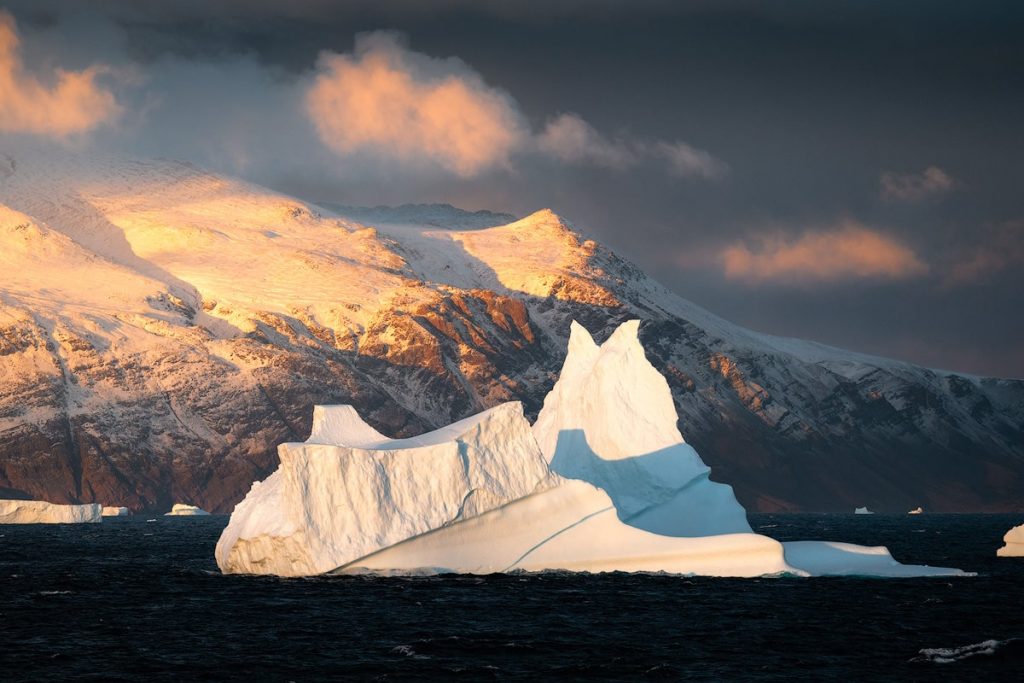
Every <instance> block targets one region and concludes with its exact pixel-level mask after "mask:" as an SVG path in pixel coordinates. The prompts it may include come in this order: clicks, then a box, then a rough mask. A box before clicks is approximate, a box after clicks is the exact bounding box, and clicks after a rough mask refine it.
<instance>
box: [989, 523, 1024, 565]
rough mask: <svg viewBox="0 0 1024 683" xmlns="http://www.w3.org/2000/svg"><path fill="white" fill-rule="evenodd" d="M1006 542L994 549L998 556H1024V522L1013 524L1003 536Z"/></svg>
mask: <svg viewBox="0 0 1024 683" xmlns="http://www.w3.org/2000/svg"><path fill="white" fill-rule="evenodd" d="M1003 542H1004V543H1005V544H1006V545H1004V546H1003V547H1002V548H1000V549H999V550H997V551H996V555H998V556H999V557H1024V524H1021V525H1020V526H1015V527H1013V528H1012V529H1010V530H1009V531H1007V532H1006V535H1005V536H1003Z"/></svg>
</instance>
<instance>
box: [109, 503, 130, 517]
mask: <svg viewBox="0 0 1024 683" xmlns="http://www.w3.org/2000/svg"><path fill="white" fill-rule="evenodd" d="M131 514H132V513H131V510H129V509H128V508H126V507H116V506H110V505H104V506H103V511H102V515H103V516H104V517H128V516H129V515H131Z"/></svg>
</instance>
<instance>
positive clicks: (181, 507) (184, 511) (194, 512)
mask: <svg viewBox="0 0 1024 683" xmlns="http://www.w3.org/2000/svg"><path fill="white" fill-rule="evenodd" d="M209 514H210V513H209V512H207V511H206V510H203V509H202V508H198V507H196V506H195V505H186V504H184V503H175V504H174V507H172V508H171V511H170V512H165V513H164V517H200V516H203V515H209Z"/></svg>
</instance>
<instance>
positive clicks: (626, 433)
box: [216, 321, 961, 576]
mask: <svg viewBox="0 0 1024 683" xmlns="http://www.w3.org/2000/svg"><path fill="white" fill-rule="evenodd" d="M638 331H639V323H638V321H631V322H627V323H624V324H623V325H622V326H620V327H619V329H618V330H616V332H615V333H614V334H612V336H611V337H610V338H609V339H608V341H606V342H605V343H604V344H602V345H600V346H598V345H597V344H595V343H594V341H593V339H592V338H591V337H590V335H589V334H588V333H587V331H586V330H584V329H583V328H582V327H580V326H579V325H577V324H575V323H574V324H573V326H572V333H571V336H570V341H569V351H568V354H567V356H566V360H565V364H564V366H563V368H562V372H561V374H560V376H559V379H558V382H557V383H556V384H555V386H554V388H553V389H552V391H551V392H550V394H548V396H547V398H546V399H545V401H544V406H543V408H542V410H541V412H540V415H539V416H538V419H537V422H536V424H535V425H534V426H533V427H532V428H531V426H530V424H529V422H528V421H527V420H526V418H525V417H524V415H523V410H522V406H521V405H520V404H519V403H505V404H501V405H499V406H497V407H495V408H492V409H490V410H487V411H484V412H483V413H480V414H478V415H474V416H473V417H470V418H467V419H465V420H462V421H460V422H457V423H455V424H453V425H450V426H448V427H445V428H443V429H439V430H436V431H434V432H430V433H428V434H424V435H421V436H418V437H413V438H409V439H389V438H387V437H385V436H383V435H382V434H380V433H379V432H377V431H376V430H375V429H373V428H372V427H371V426H370V425H368V424H366V423H365V422H364V421H363V420H362V419H361V418H360V417H359V415H358V414H357V413H356V411H355V409H354V408H352V407H351V406H317V407H316V408H315V409H314V413H313V429H312V434H311V435H310V438H309V439H308V440H307V441H305V442H304V443H285V444H281V445H280V446H279V448H278V453H279V456H280V461H281V465H280V467H279V468H278V469H277V471H276V472H274V473H273V474H272V475H270V477H268V478H267V479H266V480H265V481H263V482H257V483H255V484H253V487H252V490H251V491H250V492H249V494H248V495H247V496H246V498H245V500H243V501H242V502H241V503H239V504H238V506H237V507H236V508H235V510H234V512H233V513H232V515H231V519H230V521H229V523H228V526H227V528H226V529H225V530H224V532H223V534H222V535H221V537H220V540H219V541H218V543H217V549H216V559H217V564H218V566H219V567H220V568H221V571H223V572H224V573H251V574H276V575H280V576H308V575H314V574H322V573H361V572H375V573H392V574H394V573H397V574H412V573H439V572H456V573H475V574H481V573H492V572H507V571H512V570H525V571H541V570H556V569H557V570H569V571H588V572H603V571H628V572H633V571H662V572H669V573H675V574H700V575H710V576H763V575H777V574H792V575H799V576H812V575H823V574H862V575H871V576H925V575H935V574H942V575H956V574H960V573H961V572H959V570H955V569H941V568H931V567H918V566H906V565H900V564H899V563H897V562H896V561H895V560H893V558H892V557H891V555H889V553H888V551H887V550H886V549H885V548H866V547H863V546H854V545H849V544H842V543H827V542H814V541H806V542H800V543H786V544H783V543H780V542H778V541H776V540H774V539H772V538H769V537H767V536H762V535H759V534H755V533H753V532H752V531H751V528H750V525H749V523H748V522H747V519H746V513H745V511H744V509H743V507H742V506H740V504H739V503H738V502H737V501H736V497H735V495H734V494H733V492H732V488H731V487H729V486H728V485H725V484H720V483H717V482H713V481H711V480H710V479H709V477H708V475H709V469H708V467H707V466H706V465H705V464H704V463H703V462H702V461H701V459H700V457H699V456H698V455H697V453H696V451H694V449H693V448H692V447H690V446H689V445H688V444H686V442H685V441H684V439H683V437H682V435H681V434H680V433H679V430H678V428H677V426H676V424H677V420H678V416H677V414H676V411H675V406H674V403H673V401H672V395H671V392H670V390H669V387H668V384H667V382H666V381H665V378H664V377H663V376H662V375H661V374H660V373H658V372H657V370H656V369H655V368H654V367H653V366H652V365H651V364H650V363H649V361H648V360H647V358H646V355H645V354H644V350H643V347H642V346H641V345H640V341H639V338H638Z"/></svg>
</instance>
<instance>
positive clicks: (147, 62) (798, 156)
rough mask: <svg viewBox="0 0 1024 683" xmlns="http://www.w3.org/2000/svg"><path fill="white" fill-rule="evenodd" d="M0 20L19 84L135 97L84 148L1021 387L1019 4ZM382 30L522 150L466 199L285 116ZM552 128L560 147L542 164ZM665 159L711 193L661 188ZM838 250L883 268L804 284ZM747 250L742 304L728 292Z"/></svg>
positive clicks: (39, 3) (480, 180)
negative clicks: (474, 95) (436, 209)
mask: <svg viewBox="0 0 1024 683" xmlns="http://www.w3.org/2000/svg"><path fill="white" fill-rule="evenodd" d="M0 4H2V5H3V6H5V7H8V8H10V9H11V11H12V12H13V13H14V15H15V16H16V17H17V19H18V21H19V24H20V26H21V28H22V31H23V33H24V36H25V38H26V40H25V41H24V42H25V55H24V61H25V63H26V64H28V65H32V64H46V65H48V66H50V67H52V66H53V65H55V64H56V65H60V66H64V67H66V68H75V69H85V68H89V67H90V66H91V65H93V64H95V63H104V64H108V65H111V66H112V67H115V68H119V69H137V70H138V72H139V73H140V74H141V77H142V78H143V79H144V80H143V81H141V82H139V83H136V84H135V85H125V86H124V87H121V88H120V89H119V90H117V91H116V94H117V96H118V102H119V106H121V108H122V110H123V111H122V115H121V118H120V123H119V127H118V128H116V129H113V130H110V129H107V128H101V129H98V130H97V132H96V133H95V144H96V145H98V146H104V147H112V148H115V149H120V150H123V151H126V152H129V153H135V154H152V155H165V156H178V157H185V158H190V159H193V160H196V161H198V162H201V163H203V164H206V165H208V166H212V167H214V168H218V169H222V170H225V171H229V172H232V173H238V174H242V175H245V176H247V177H249V178H252V179H254V180H256V181H258V182H263V183H265V184H269V185H272V186H274V187H277V188H279V189H283V190H285V191H289V192H292V193H294V194H298V195H301V196H305V197H308V198H311V199H335V200H341V201H344V202H347V203H378V202H406V201H451V202H453V203H461V204H465V205H468V206H469V207H470V208H493V209H500V210H511V211H514V212H519V213H525V212H528V211H531V210H534V209H536V208H539V207H541V206H550V207H552V208H554V209H556V210H557V211H559V212H560V213H562V214H564V215H566V216H567V217H568V218H570V219H572V220H574V221H575V222H576V223H577V224H579V225H580V226H583V227H585V228H587V229H588V230H589V231H590V232H591V233H593V234H594V235H595V236H597V237H599V238H601V239H602V240H604V241H605V242H607V243H608V244H610V245H611V246H613V247H615V248H617V249H618V250H619V251H621V252H623V253H624V254H625V255H627V256H629V257H631V258H632V259H634V260H636V261H637V262H639V263H640V264H641V265H643V266H644V267H645V268H646V269H647V270H648V271H650V272H651V273H652V274H654V275H655V276H656V277H658V278H659V279H661V280H663V281H664V282H666V284H669V285H670V286H672V287H673V288H675V289H676V290H677V291H679V292H680V293H681V294H683V295H684V296H687V297H688V298H691V299H693V300H695V301H697V302H698V303H701V304H703V305H705V306H706V307H708V308H709V309H711V310H713V311H715V312H717V313H719V314H721V315H723V316H725V317H727V318H730V319H733V320H736V321H737V322H740V323H743V324H747V325H750V326H752V327H754V328H757V329H762V330H766V331H769V332H773V333H778V334H793V335H799V336H805V337H811V338H815V339H819V340H822V341H826V342H829V343H834V344H837V345H841V346H848V347H854V348H857V349H860V350H865V351H869V352H873V353H880V354H889V355H895V356H898V357H902V358H909V359H911V360H918V361H920V362H924V363H928V364H931V365H937V366H943V367H950V368H954V369H964V370H971V371H977V372H981V373H988V374H998V375H1015V376H1024V353H1022V351H1021V349H1022V348H1024V320H1022V316H1021V315H1020V311H1021V309H1022V308H1024V305H1022V301H1021V296H1020V294H1019V292H1021V291H1024V275H1022V274H1021V271H1022V270H1024V268H1021V266H1022V265H1024V263H1022V261H1024V259H1022V256H1021V254H1022V253H1024V248H1022V246H1021V245H1024V230H1022V229H1021V227H1020V226H1021V225H1024V222H1022V221H1024V199H1022V198H1021V194H1022V193H1021V192H1020V182H1021V178H1024V135H1022V134H1021V128H1020V124H1019V121H1021V120H1024V44H1022V43H1024V41H1021V40H1020V35H1022V34H1024V7H1021V6H1020V5H1018V4H1016V3H998V2H990V3H983V4H981V5H980V6H979V5H978V4H976V3H959V2H927V3H926V2H920V3H918V2H905V3H884V2H852V1H851V2H830V3H820V2H788V3H772V4H767V3H754V2H741V1H735V2H640V3H637V2H613V1H609V2H602V3H598V4H597V5H594V4H593V3H584V2H582V1H578V2H577V1H573V0H568V1H564V2H559V1H557V0H555V1H551V0H549V1H548V2H543V3H520V2H476V1H473V2H470V1H469V0H466V1H459V0H451V1H450V2H442V3H430V4H429V8H428V9H425V6H426V4H425V3H418V2H412V1H411V0H410V1H409V2H399V3H377V2H369V0H367V1H366V2H348V3H337V2H327V1H326V0H325V1H321V2H316V1H312V2H291V3H277V2H269V1H267V2H250V1H247V2H242V1H241V0H238V1H222V2H199V1H198V0H196V1H192V0H188V1H185V2H176V3H167V2H146V1H141V2H140V1H136V2H115V1H113V0H104V1H100V2H90V3H69V2H57V1H49V0H33V1H31V2H6V3H0ZM380 29H389V30H397V31H400V32H402V33H404V34H405V35H406V36H408V40H409V44H408V47H409V50H410V52H411V53H412V54H418V55H422V56H424V58H430V59H434V58H447V57H457V58H458V59H459V60H460V64H461V65H462V66H460V67H459V70H457V73H458V74H460V77H466V78H469V79H470V80H472V79H473V78H478V79H479V80H480V82H481V83H483V84H484V86H483V87H485V88H486V89H485V90H481V91H480V92H484V93H486V92H489V91H490V90H489V89H496V90H498V91H500V92H502V93H505V94H507V96H508V97H509V98H510V102H511V103H512V104H511V105H510V106H512V107H513V109H512V111H513V113H514V116H515V117H519V118H520V119H521V123H519V124H517V125H518V126H519V128H520V129H521V138H518V140H519V142H517V145H518V146H517V147H516V148H515V150H514V151H509V153H508V159H509V163H508V164H507V165H506V166H504V167H503V166H501V165H500V164H498V165H495V166H486V165H482V166H481V167H480V169H479V170H478V171H474V172H473V173H467V174H463V175H462V176H459V175H458V174H453V173H451V172H445V171H444V169H441V170H438V169H437V168H435V167H434V166H431V165H430V164H426V165H423V164H421V165H419V166H416V165H412V166H410V165H408V164H407V165H404V166H402V165H394V164H389V163H387V161H386V160H382V159H381V158H379V155H375V154H374V153H373V148H372V147H370V148H367V149H368V151H366V152H365V153H363V154H362V155H361V156H360V155H359V154H355V155H354V156H347V157H342V156H339V155H338V154H335V153H332V152H331V151H330V150H329V149H327V146H326V145H325V144H324V140H323V139H322V137H320V136H318V133H317V131H316V130H315V129H314V127H313V126H312V125H311V123H310V121H309V117H308V116H307V115H306V113H305V112H304V109H303V106H304V105H303V99H304V94H305V92H306V89H307V88H308V87H309V83H310V82H311V79H313V78H314V77H315V76H316V75H317V74H318V73H319V72H318V71H317V69H318V67H317V64H318V61H317V60H318V59H319V55H320V54H321V52H322V51H325V50H327V51H331V52H334V53H337V54H340V55H346V54H352V50H353V47H354V45H355V40H356V35H357V34H359V33H362V32H368V31H376V30H380ZM416 59H419V58H416ZM467 74H469V75H468V76H467ZM467 82H469V81H467ZM573 116H576V117H579V119H580V120H581V121H583V122H584V123H585V124H586V127H580V126H576V127H575V128H573V126H572V125H564V124H565V122H569V124H572V122H573V121H574V119H573V118H572V117H573ZM552 122H556V123H557V122H562V123H563V125H562V126H561V131H562V137H560V138H558V140H557V141H556V142H557V144H556V143H554V142H551V141H550V140H548V143H547V144H548V149H547V153H546V154H545V153H543V152H542V151H538V148H543V147H544V144H545V142H544V141H545V140H546V139H547V138H545V133H546V132H547V131H548V130H549V129H548V128H547V126H549V124H552ZM556 128H557V126H556ZM591 131H593V135H596V136H597V137H592V136H591ZM581 140H582V141H583V142H582V143H579V141H581ZM660 142H667V143H675V142H680V143H683V144H685V145H686V148H689V149H693V150H696V151H697V152H705V153H707V154H708V155H709V157H710V158H711V159H713V160H714V163H711V164H710V165H709V166H707V168H708V169H719V172H717V173H712V172H710V171H708V172H707V173H703V174H702V173H694V174H690V175H686V174H681V175H680V174H673V173H671V172H670V171H671V168H670V167H669V164H668V163H667V161H666V158H665V156H664V155H662V156H658V154H657V153H655V151H656V150H658V149H661V148H660V147H659V143H660ZM576 143H579V144H576ZM573 144H576V146H573ZM510 149H511V148H510ZM681 149H685V148H681ZM690 158H694V157H690ZM696 158H700V157H699V155H698V156H697V157H696ZM722 169H727V172H721V171H722ZM931 169H934V170H931ZM944 179H948V182H946V180H944ZM382 181H384V182H382ZM850 226H857V228H856V229H858V230H862V231H864V232H863V234H865V235H872V236H875V237H876V238H877V241H876V242H874V244H875V247H876V248H875V249H874V250H864V249H853V252H851V254H852V255H851V256H850V257H849V258H850V259H852V262H849V263H843V262H833V263H832V266H831V269H829V268H825V267H821V264H817V266H819V267H817V268H816V269H815V272H816V273H817V275H816V276H815V277H813V278H810V279H809V278H808V277H807V273H806V272H805V273H800V272H798V267H799V266H800V264H801V263H806V262H808V260H810V261H813V257H814V255H815V254H817V253H819V252H820V251H822V250H825V251H827V250H828V247H829V245H832V244H836V245H838V246H840V247H841V246H842V245H843V244H848V245H849V244H853V243H854V242H851V241H850V238H849V235H850V232H849V227H850ZM844 235H845V236H846V237H844ZM844 239H845V240H846V242H844V241H843V240H844ZM730 249H731V250H733V251H731V252H730ZM743 249H746V253H749V254H750V255H752V256H755V257H761V260H754V261H749V263H752V264H755V265H756V266H757V267H758V270H757V271H756V272H757V273H759V274H760V275H759V276H758V277H735V272H736V271H735V270H734V271H733V275H734V276H732V277H730V275H729V270H728V254H730V253H732V254H733V255H734V257H735V255H736V254H740V255H741V256H743V254H744V253H745V252H743V251H742V250H743ZM737 250H739V251H737ZM816 250H817V251H816ZM808 255H810V256H808ZM829 258H832V259H835V258H836V257H835V254H829ZM879 259H881V260H879ZM886 259H888V260H886ZM893 259H895V260H893ZM741 261H742V259H741ZM736 263H737V262H736V261H735V258H734V261H733V265H734V267H735V266H736ZM886 264H888V265H886ZM901 265H902V269H901V268H900V266H901ZM751 267H753V266H751ZM833 272H834V273H836V274H841V275H842V277H839V276H837V277H828V275H829V274H830V273H833ZM773 274H774V275H773ZM893 274H899V277H894V276H893Z"/></svg>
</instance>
